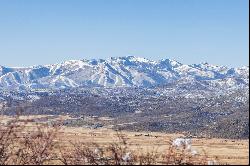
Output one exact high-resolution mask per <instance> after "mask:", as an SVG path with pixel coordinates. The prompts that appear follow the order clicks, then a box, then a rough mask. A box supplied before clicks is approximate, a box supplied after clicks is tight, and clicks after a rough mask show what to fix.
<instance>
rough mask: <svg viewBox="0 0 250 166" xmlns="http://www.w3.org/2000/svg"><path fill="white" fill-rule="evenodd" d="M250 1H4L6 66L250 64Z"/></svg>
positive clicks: (0, 29)
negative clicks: (137, 60) (115, 60)
mask: <svg viewBox="0 0 250 166" xmlns="http://www.w3.org/2000/svg"><path fill="white" fill-rule="evenodd" d="M248 6H249V1H248V0H0V65H3V66H30V65H35V64H52V63H59V62H63V61H65V60H71V59H76V60H77V59H92V58H103V59H105V58H108V57H119V56H127V55H134V56H140V57H145V58H149V59H152V60H158V59H163V58H170V59H175V60H177V61H179V62H181V63H185V64H193V63H200V62H205V61H206V62H208V63H212V64H218V65H228V66H230V67H238V66H244V65H249V63H248V59H249V57H248V54H249V47H248V44H249V16H248V14H249V7H248Z"/></svg>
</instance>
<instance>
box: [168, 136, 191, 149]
mask: <svg viewBox="0 0 250 166" xmlns="http://www.w3.org/2000/svg"><path fill="white" fill-rule="evenodd" d="M191 144H192V140H191V139H185V138H176V139H175V140H174V141H173V143H172V145H173V146H175V147H176V148H180V147H184V146H185V147H187V148H188V149H191Z"/></svg>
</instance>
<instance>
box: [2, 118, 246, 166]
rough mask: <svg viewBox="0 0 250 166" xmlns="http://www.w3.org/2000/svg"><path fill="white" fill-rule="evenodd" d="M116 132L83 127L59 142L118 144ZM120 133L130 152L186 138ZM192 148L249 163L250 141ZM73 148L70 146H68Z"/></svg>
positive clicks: (65, 132) (202, 142) (203, 142)
mask: <svg viewBox="0 0 250 166" xmlns="http://www.w3.org/2000/svg"><path fill="white" fill-rule="evenodd" d="M44 117H45V116H22V117H20V118H21V119H26V120H27V119H36V118H40V119H41V118H44ZM10 119H11V117H8V116H0V123H6V122H7V121H8V120H10ZM59 119H67V117H66V116H59V117H58V119H57V120H59ZM27 125H28V126H29V130H32V128H33V127H34V125H35V124H34V123H33V122H30V123H28V124H27ZM116 134H117V133H116V131H114V130H111V129H107V128H98V129H88V128H82V127H65V126H63V127H62V128H60V130H59V133H58V137H57V139H58V141H59V142H60V143H61V144H62V145H64V146H66V147H67V146H71V145H70V144H69V141H71V142H84V143H88V142H89V143H98V144H101V145H102V144H103V145H107V144H109V143H113V142H116V141H117V136H116ZM121 134H122V135H123V136H124V138H125V139H126V140H127V143H128V145H129V147H130V148H131V150H140V151H144V152H146V151H152V150H157V151H158V152H159V153H163V152H164V151H165V150H166V149H168V148H169V146H170V144H171V141H172V140H174V139H175V138H178V137H181V136H183V135H182V134H165V133H159V132H128V131H121ZM192 146H193V148H194V149H195V150H196V151H197V152H198V153H199V154H202V155H207V156H208V158H211V159H212V158H213V159H215V158H216V161H218V163H220V164H230V165H231V164H233V165H234V164H242V165H245V164H249V140H248V139H247V140H233V139H214V138H213V139H207V138H192ZM69 148H70V147H69Z"/></svg>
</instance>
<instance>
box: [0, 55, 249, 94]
mask: <svg viewBox="0 0 250 166" xmlns="http://www.w3.org/2000/svg"><path fill="white" fill-rule="evenodd" d="M204 82H205V83H206V84H204ZM173 83H174V84H175V83H181V84H189V85H195V84H197V83H198V84H200V83H202V84H203V85H206V86H211V87H220V88H237V87H248V86H249V66H245V67H241V68H229V67H226V66H216V65H211V64H208V63H201V64H192V65H185V64H182V63H179V62H177V61H175V60H170V59H163V60H159V61H153V60H148V59H145V58H140V57H134V56H127V57H117V58H114V57H112V58H110V59H107V60H103V59H99V60H96V59H92V60H71V61H66V62H63V63H59V64H53V65H44V66H41V65H39V66H32V67H26V68H25V67H23V68H18V67H15V68H11V67H4V66H0V89H3V90H34V89H65V88H76V87H108V88H112V87H154V86H162V85H169V84H173Z"/></svg>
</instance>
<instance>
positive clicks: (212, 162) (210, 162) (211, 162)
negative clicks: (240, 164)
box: [207, 160, 217, 165]
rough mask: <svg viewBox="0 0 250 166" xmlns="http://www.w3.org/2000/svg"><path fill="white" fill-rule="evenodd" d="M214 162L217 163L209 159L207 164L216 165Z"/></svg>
mask: <svg viewBox="0 0 250 166" xmlns="http://www.w3.org/2000/svg"><path fill="white" fill-rule="evenodd" d="M216 164H217V162H216V161H215V160H209V161H208V162H207V165H216Z"/></svg>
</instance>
